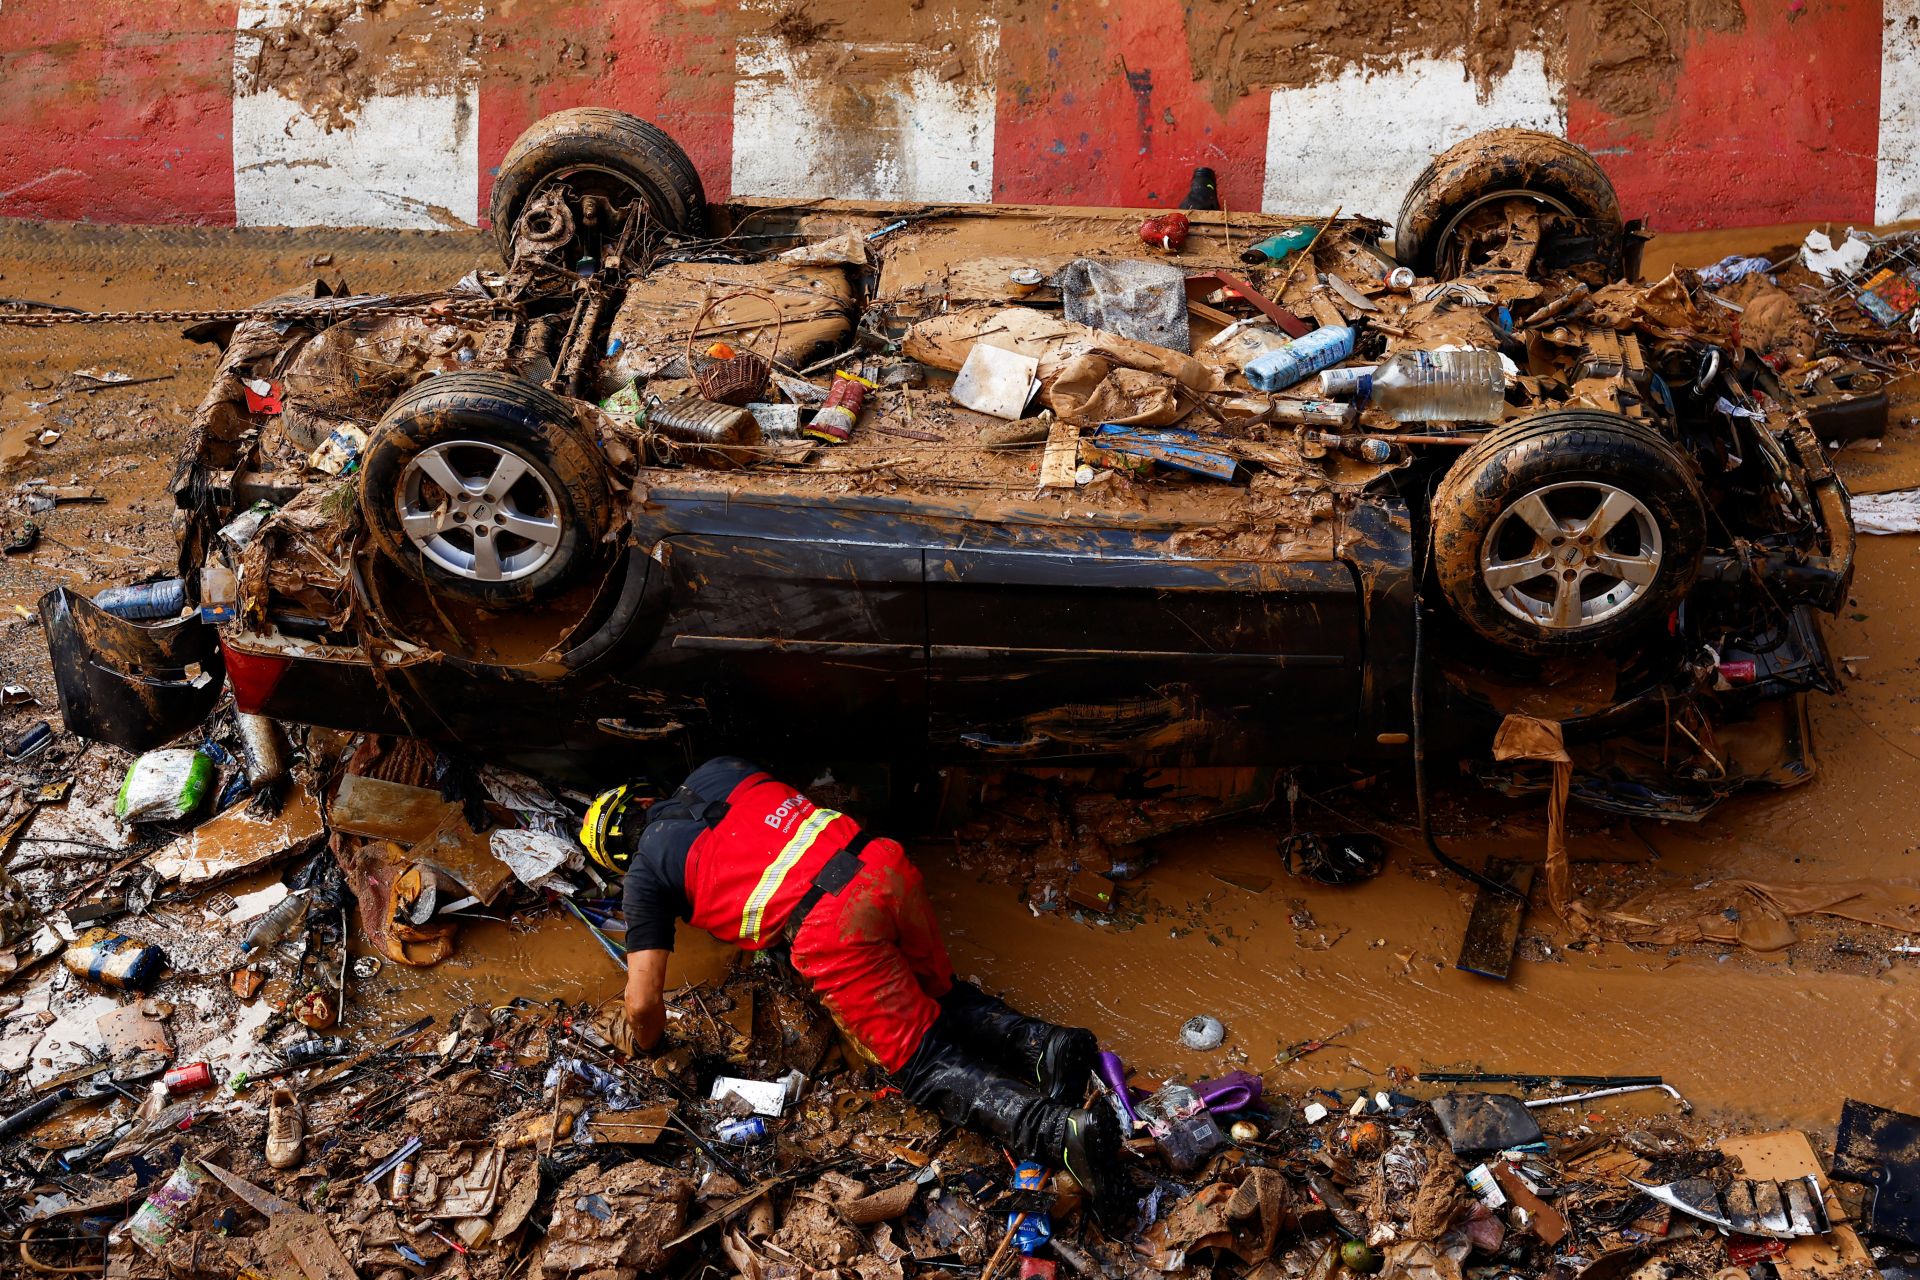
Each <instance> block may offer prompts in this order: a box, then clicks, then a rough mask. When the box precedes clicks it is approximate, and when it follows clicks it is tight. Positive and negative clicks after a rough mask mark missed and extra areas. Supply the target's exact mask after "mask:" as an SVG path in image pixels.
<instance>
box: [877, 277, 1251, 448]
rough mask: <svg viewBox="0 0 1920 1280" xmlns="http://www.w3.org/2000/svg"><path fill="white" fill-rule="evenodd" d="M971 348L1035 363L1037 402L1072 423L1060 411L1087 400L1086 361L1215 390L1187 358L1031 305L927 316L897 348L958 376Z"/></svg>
mask: <svg viewBox="0 0 1920 1280" xmlns="http://www.w3.org/2000/svg"><path fill="white" fill-rule="evenodd" d="M976 343H985V344H987V345H988V346H993V347H999V348H1002V349H1003V350H1007V351H1015V352H1019V353H1020V354H1022V355H1027V356H1032V357H1033V358H1034V359H1036V360H1038V361H1039V362H1040V396H1041V399H1042V400H1043V401H1044V402H1045V403H1046V405H1047V407H1048V408H1049V409H1052V410H1053V411H1054V413H1056V414H1058V415H1060V417H1061V418H1062V420H1074V419H1068V417H1067V411H1068V410H1069V409H1072V410H1075V411H1076V412H1078V411H1080V409H1081V408H1083V407H1084V405H1085V402H1086V401H1087V400H1089V399H1090V395H1089V391H1090V389H1092V388H1096V387H1097V386H1098V385H1099V380H1095V382H1093V383H1089V382H1087V381H1086V376H1087V373H1088V372H1089V371H1090V370H1091V366H1089V365H1088V364H1087V363H1085V361H1084V357H1088V356H1091V357H1095V358H1097V359H1098V360H1100V361H1104V362H1106V363H1107V364H1108V365H1109V366H1111V367H1112V368H1114V369H1137V370H1140V371H1142V372H1145V373H1151V374H1158V375H1162V376H1164V377H1166V378H1170V379H1172V380H1173V381H1174V382H1177V383H1179V384H1180V385H1181V386H1183V387H1185V388H1186V389H1187V390H1188V391H1196V392H1198V391H1214V390H1218V389H1219V381H1218V375H1217V374H1215V373H1214V371H1213V370H1211V369H1209V368H1208V367H1207V366H1206V365H1204V364H1201V363H1200V362H1199V361H1198V360H1195V359H1194V358H1193V357H1192V356H1189V355H1183V354H1181V353H1180V352H1178V351H1173V350H1170V349H1168V348H1166V347H1161V346H1156V345H1154V344H1152V343H1147V342H1136V341H1134V340H1133V339H1131V338H1123V337H1120V336H1119V335H1117V334H1112V333H1103V332H1101V331H1100V330H1098V329H1093V328H1089V327H1088V326H1086V325H1083V324H1076V323H1074V322H1073V321H1071V320H1068V319H1065V318H1063V317H1061V316H1053V315H1048V314H1047V313H1046V312H1044V311H1036V310H1034V309H1033V308H1031V307H984V306H983V307H966V308H963V309H961V310H959V311H951V312H948V313H947V314H945V315H940V316H934V317H932V318H930V319H927V320H922V321H921V322H920V323H919V324H916V325H915V326H914V327H913V328H912V330H910V331H909V332H908V334H907V336H906V339H905V341H904V342H903V344H902V348H901V349H902V351H903V352H904V353H905V354H906V355H907V356H908V358H910V359H914V360H918V361H920V362H921V363H922V364H925V365H927V366H929V367H931V368H935V369H947V370H952V371H956V372H957V371H958V370H959V369H960V368H961V367H962V366H963V365H964V364H965V363H966V359H967V355H968V353H970V352H971V351H972V350H973V347H974V345H975V344H976ZM1109 421H1111V419H1109ZM1138 425H1160V424H1157V423H1156V424H1146V423H1141V424H1138Z"/></svg>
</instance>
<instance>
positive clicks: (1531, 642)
mask: <svg viewBox="0 0 1920 1280" xmlns="http://www.w3.org/2000/svg"><path fill="white" fill-rule="evenodd" d="M1430 521H1431V526H1432V537H1433V572H1434V581H1435V583H1436V584H1437V585H1438V587H1439V589H1440V591H1441V592H1442V594H1444V595H1445V597H1446V600H1447V603H1448V604H1449V605H1450V606H1451V607H1452V609H1453V611H1454V613H1455V614H1456V615H1457V616H1458V617H1459V618H1460V619H1461V621H1463V622H1465V623H1466V624H1467V626H1468V627H1470V628H1471V629H1472V630H1473V631H1474V632H1476V633H1478V634H1479V635H1480V636H1481V637H1482V638H1484V639H1486V640H1488V641H1490V642H1492V643H1493V644H1494V645H1496V646H1498V647H1499V648H1501V649H1503V650H1505V651H1507V652H1509V653H1515V654H1521V655H1526V656H1530V657H1557V656H1568V655H1579V654H1594V653H1603V652H1607V651H1610V650H1612V649H1613V648H1614V647H1616V646H1618V645H1620V644H1622V643H1623V642H1625V641H1628V640H1630V639H1632V638H1634V637H1636V636H1639V635H1641V634H1642V633H1644V632H1645V630H1646V629H1648V628H1649V627H1652V626H1654V625H1656V624H1657V623H1659V622H1661V621H1663V620H1665V619H1666V618H1667V617H1668V616H1669V615H1670V614H1671V612H1672V611H1673V608H1674V606H1675V605H1677V604H1678V603H1679V601H1680V599H1681V597H1682V596H1684V595H1685V594H1686V592H1687V589H1688V588H1689V587H1691V586H1692V585H1693V580H1694V577H1695V575H1696V574H1697V573H1698V571H1699V567H1700V554H1701V550H1702V548H1703V547H1704V546H1705V543H1706V506H1705V503H1704V502H1703V501H1702V499H1701V496H1700V489H1699V486H1698V485H1697V484H1696V483H1695V481H1694V479H1693V474H1692V470H1691V467H1690V464H1689V463H1688V462H1687V460H1686V459H1685V458H1684V457H1682V456H1681V454H1680V453H1679V451H1678V450H1677V449H1675V448H1674V446H1673V445H1672V444H1671V443H1669V442H1668V441H1667V440H1666V439H1665V437H1663V436H1661V435H1660V434H1658V433H1657V432H1656V431H1654V430H1652V429H1651V428H1649V427H1647V426H1646V425H1644V424H1642V423H1637V422H1633V421H1631V420H1629V419H1626V418H1622V417H1620V416H1618V415H1616V414H1610V413H1603V412H1599V411H1596V410H1585V409H1568V410H1561V411H1556V412H1553V413H1545V414H1541V415H1539V416H1537V417H1533V418H1529V419H1527V420H1525V421H1523V422H1516V423H1512V424H1510V425H1507V426H1503V427H1499V428H1497V429H1495V430H1493V431H1490V432H1488V433H1487V435H1486V436H1485V437H1484V438H1483V439H1482V440H1481V441H1480V442H1479V443H1477V444H1475V445H1474V446H1473V447H1472V448H1470V449H1468V450H1467V451H1466V453H1465V454H1463V455H1462V456H1461V457H1460V458H1459V459H1458V460H1457V461H1456V462H1455V463H1454V464H1453V466H1452V467H1451V468H1450V469H1449V470H1448V471H1447V473H1446V475H1445V476H1443V477H1442V478H1441V481H1440V485H1439V487H1438V488H1437V489H1436V490H1435V492H1434V495H1433V502H1432V505H1431V508H1430ZM1596 522H1598V527H1596Z"/></svg>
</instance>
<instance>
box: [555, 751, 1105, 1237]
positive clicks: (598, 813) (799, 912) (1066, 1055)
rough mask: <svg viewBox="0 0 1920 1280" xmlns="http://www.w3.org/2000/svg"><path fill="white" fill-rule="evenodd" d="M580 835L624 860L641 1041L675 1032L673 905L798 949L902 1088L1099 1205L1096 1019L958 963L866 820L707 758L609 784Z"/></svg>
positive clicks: (630, 984)
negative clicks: (1003, 988)
mask: <svg viewBox="0 0 1920 1280" xmlns="http://www.w3.org/2000/svg"><path fill="white" fill-rule="evenodd" d="M580 840H581V843H582V844H583V845H585V846H586V849H587V852H588V853H589V854H590V855H591V856H592V857H593V858H594V860H595V861H596V862H598V863H600V864H601V865H602V866H604V867H606V868H608V869H609V870H613V871H617V872H620V873H622V874H623V875H624V878H625V880H624V886H623V887H624V898H625V904H626V922H627V935H626V941H627V991H626V1012H627V1019H628V1023H629V1025H630V1027H631V1029H632V1031H633V1038H634V1041H635V1043H636V1044H637V1045H638V1046H639V1047H640V1048H641V1049H642V1050H649V1051H650V1050H652V1049H653V1048H654V1047H655V1046H657V1045H658V1044H659V1043H660V1038H661V1035H662V1034H663V1032H664V1031H665V1029H666V1003H665V1000H664V996H663V992H664V990H665V986H666V972H667V957H668V954H669V953H670V952H671V951H672V950H673V928H674V921H675V919H676V918H678V919H684V920H689V921H691V922H692V923H693V924H694V925H695V926H696V927H698V928H701V929H705V930H706V931H707V932H708V933H711V934H712V935H713V936H714V937H716V938H719V939H720V940H721V941H723V942H731V943H734V944H735V945H737V946H740V947H744V948H746V949H747V950H749V951H758V950H762V949H764V948H768V947H774V946H785V947H786V948H787V949H788V955H789V958H790V960H791V962H792V966H793V969H794V971H795V972H796V973H798V974H799V975H800V977H801V978H803V979H805V980H806V982H807V983H808V984H809V985H811V986H812V988H813V990H814V992H815V994H816V995H818V996H819V997H820V999H821V1000H822V1002H823V1003H824V1004H825V1005H826V1007H827V1010H828V1012H829V1013H830V1014H831V1015H832V1016H833V1019H834V1021H835V1022H836V1023H838V1024H839V1026H840V1028H841V1030H842V1031H844V1032H845V1033H846V1035H847V1037H848V1038H849V1039H850V1040H851V1041H852V1042H853V1044H854V1046H855V1047H856V1048H857V1049H858V1050H859V1051H860V1052H861V1053H863V1054H865V1055H866V1056H867V1057H869V1058H870V1059H872V1060H873V1061H875V1062H877V1063H878V1064H879V1065H880V1066H881V1067H882V1068H884V1069H885V1070H886V1072H887V1073H888V1074H889V1075H890V1076H891V1077H892V1078H893V1080H894V1082H895V1083H896V1084H897V1085H898V1086H899V1088H900V1090H901V1092H902V1093H904V1094H906V1096H907V1097H909V1098H911V1099H912V1100H913V1101H914V1102H916V1103H919V1104H920V1105H921V1106H924V1107H927V1108H928V1109H930V1110H932V1111H935V1112H937V1113H938V1114H939V1115H941V1116H942V1117H943V1118H945V1119H946V1120H948V1121H951V1122H953V1123H955V1124H963V1125H966V1126H967V1127H969V1128H972V1129H975V1130H978V1131H979V1132H981V1133H984V1134H987V1135H989V1136H991V1137H992V1138H994V1139H995V1140H997V1141H998V1142H1000V1143H1002V1144H1004V1145H1005V1146H1007V1147H1008V1148H1010V1149H1011V1150H1012V1151H1013V1152H1014V1153H1015V1154H1016V1155H1018V1156H1020V1157H1022V1158H1024V1159H1030V1160H1035V1161H1040V1162H1042V1163H1050V1164H1059V1165H1062V1166H1064V1167H1065V1168H1066V1169H1067V1170H1068V1172H1070V1173H1072V1174H1073V1176H1074V1177H1075V1178H1077V1179H1079V1181H1080V1183H1081V1185H1082V1186H1084V1187H1086V1188H1087V1190H1088V1192H1089V1194H1090V1196H1091V1197H1092V1199H1093V1202H1094V1205H1095V1208H1096V1211H1102V1212H1104V1211H1105V1210H1107V1209H1109V1208H1111V1207H1112V1206H1111V1200H1110V1194H1109V1191H1108V1188H1109V1186H1110V1185H1111V1182H1112V1176H1113V1166H1114V1162H1115V1159H1116V1157H1117V1155H1118V1153H1119V1145H1120V1130H1119V1121H1118V1118H1117V1117H1116V1116H1115V1115H1114V1113H1113V1112H1112V1110H1111V1109H1110V1108H1108V1107H1104V1106H1099V1107H1095V1108H1093V1109H1090V1110H1089V1109H1085V1108H1082V1107H1080V1106H1079V1103H1080V1102H1081V1101H1082V1100H1083V1099H1084V1097H1085V1092H1086V1088H1087V1083H1088V1077H1089V1075H1090V1073H1091V1071H1092V1069H1093V1065H1094V1059H1095V1057H1096V1056H1097V1054H1098V1045H1097V1043H1096V1042H1095V1040H1094V1036H1093V1033H1092V1032H1091V1031H1087V1030H1085V1029H1083V1028H1068V1027H1057V1026H1054V1025H1053V1024H1051V1023H1048V1022H1042V1021H1040V1020H1039V1019H1037V1018H1029V1017H1027V1016H1025V1015H1024V1014H1022V1013H1020V1012H1019V1011H1017V1010H1016V1009H1014V1008H1012V1007H1011V1006H1010V1005H1008V1004H1006V1003H1005V1002H1003V1001H1001V1000H998V999H996V998H994V997H993V996H990V995H987V994H986V993H985V992H983V991H981V990H980V989H979V988H978V987H976V986H974V985H972V984H971V983H968V982H964V981H960V980H958V979H956V978H955V977H954V973H953V964H952V962H951V961H949V960H948V958H947V949H946V944H945V943H944V942H943V941H942V939H941V936H940V929H939V926H938V925H937V924H936V923H935V922H934V918H933V905H932V903H931V902H929V901H928V899H927V894H926V889H925V887H924V885H923V884H922V882H921V879H920V873H919V871H918V870H916V869H915V868H914V866H913V864H912V863H911V862H909V861H908V860H907V855H906V851H905V850H904V849H903V848H901V846H900V845H899V844H898V843H897V842H895V841H893V840H887V839H881V838H876V837H873V836H871V835H869V834H868V833H867V832H865V831H862V830H861V829H860V826H859V824H858V823H856V822H854V820H853V819H852V818H849V817H847V816H846V815H845V814H842V813H836V812H834V811H833V810H831V809H821V808H817V807H816V806H815V805H814V804H813V802H812V801H810V800H808V799H807V798H806V797H805V796H803V795H801V794H800V793H799V792H798V791H795V790H794V789H793V788H792V787H790V786H788V785H786V784H785V783H783V782H779V781H777V780H775V779H774V778H773V777H772V776H770V775H769V774H767V773H766V772H765V771H763V770H761V769H759V768H757V767H755V766H754V765H752V764H749V763H747V762H746V761H745V760H741V759H738V758H736V757H732V756H721V757H718V758H716V759H713V760H709V761H707V762H706V763H705V764H703V765H701V766H700V767H699V768H698V769H695V770H694V771H693V773H692V774H691V775H689V776H688V778H687V780H686V782H685V783H684V784H682V785H681V787H680V789H679V790H678V791H676V792H674V794H673V795H672V796H670V797H669V798H667V799H665V800H662V801H659V802H657V803H653V804H651V806H650V807H649V806H648V805H647V802H646V801H645V799H644V798H642V797H641V796H639V795H638V794H636V792H635V790H634V789H633V788H631V787H620V788H618V789H616V790H613V791H609V792H607V793H606V794H604V795H602V796H600V797H599V798H598V799H596V800H595V801H594V803H593V806H592V808H590V809H589V810H588V811H587V817H586V822H585V824H584V825H583V826H582V828H581V832H580Z"/></svg>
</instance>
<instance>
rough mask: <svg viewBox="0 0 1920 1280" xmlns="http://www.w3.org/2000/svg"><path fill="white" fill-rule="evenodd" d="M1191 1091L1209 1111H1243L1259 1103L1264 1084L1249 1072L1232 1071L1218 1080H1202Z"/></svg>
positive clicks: (1263, 1091) (1264, 1089)
mask: <svg viewBox="0 0 1920 1280" xmlns="http://www.w3.org/2000/svg"><path fill="white" fill-rule="evenodd" d="M1193 1091H1194V1093H1195V1094H1197V1095H1198V1096H1199V1098H1200V1101H1202V1102H1204V1103H1206V1104H1207V1110H1209V1111H1222V1112H1229V1111H1245V1110H1246V1109H1247V1108H1248V1107H1250V1106H1252V1105H1253V1104H1254V1103H1256V1102H1258V1101H1260V1096H1261V1095H1262V1094H1263V1093H1265V1092H1266V1084H1265V1083H1264V1082H1263V1081H1262V1080H1261V1079H1260V1077H1259V1076H1257V1075H1255V1074H1253V1072H1251V1071H1232V1072H1228V1073H1227V1074H1226V1075H1224V1076H1221V1077H1220V1078H1219V1079H1218V1080H1202V1081H1201V1082H1200V1083H1199V1084H1196V1085H1194V1086H1193Z"/></svg>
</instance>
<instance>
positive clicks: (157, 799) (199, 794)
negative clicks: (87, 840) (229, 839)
mask: <svg viewBox="0 0 1920 1280" xmlns="http://www.w3.org/2000/svg"><path fill="white" fill-rule="evenodd" d="M212 785H213V761H212V760H209V759H208V758H207V757H206V756H205V755H204V754H203V753H201V752H200V751H197V750H192V751H190V750H186V749H184V748H178V747H176V748H171V749H169V750H166V751H149V752H147V754H145V755H143V756H141V757H140V758H139V759H138V760H135V761H134V762H133V764H132V766H131V767H130V768H129V769H128V770H127V776H126V780H125V781H123V782H122V783H121V784H120V795H119V797H118V798H117V799H115V800H114V802H113V816H114V817H116V818H118V819H120V821H122V822H172V821H174V820H176V819H178V818H184V817H186V816H187V815H188V814H190V813H192V812H193V811H194V810H195V809H198V808H199V807H200V802H201V801H202V800H204V799H206V795H207V791H208V789H209V788H210V787H212Z"/></svg>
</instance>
